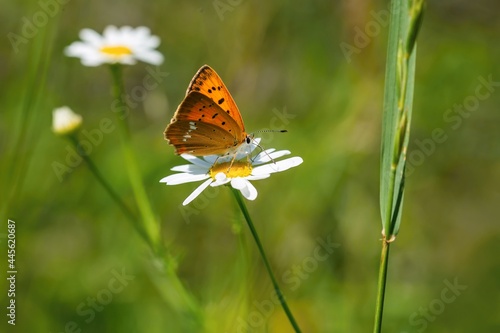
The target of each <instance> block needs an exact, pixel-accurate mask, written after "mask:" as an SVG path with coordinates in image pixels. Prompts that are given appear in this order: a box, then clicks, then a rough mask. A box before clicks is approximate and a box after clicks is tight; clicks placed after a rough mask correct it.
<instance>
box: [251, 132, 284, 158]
mask: <svg viewBox="0 0 500 333" xmlns="http://www.w3.org/2000/svg"><path fill="white" fill-rule="evenodd" d="M286 132H288V131H287V130H286V129H282V130H270V129H269V130H260V131H256V132H255V133H286ZM253 136H254V134H253V133H252V141H253V143H254V144H255V145H256V146H257V147H259V148H260V151H261V152H264V153H265V154H266V155H267V157H269V159H270V160H271V161H272V162H273V163H274V164H276V161H275V160H274V158H272V157H271V155H269V154H268V153H267V151H266V150H265V149H264V147H262V146H261V145H260V144H259V143H258V142H257V141H255V140H254V139H253ZM252 161H253V160H252Z"/></svg>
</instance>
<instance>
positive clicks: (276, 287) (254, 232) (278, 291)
mask: <svg viewBox="0 0 500 333" xmlns="http://www.w3.org/2000/svg"><path fill="white" fill-rule="evenodd" d="M231 190H232V192H233V194H234V197H235V198H236V201H237V202H238V205H239V206H240V209H241V212H242V213H243V216H244V217H245V220H246V221H247V224H248V227H249V228H250V231H251V232H252V236H253V238H254V240H255V243H256V244H257V247H258V248H259V252H260V256H261V257H262V260H263V261H264V265H265V266H266V270H267V273H268V274H269V277H270V278H271V281H272V283H273V286H274V291H275V292H276V295H278V298H279V300H280V303H281V306H282V307H283V310H284V311H285V313H286V316H287V317H288V320H289V321H290V324H292V326H293V329H294V330H295V332H297V333H299V332H300V328H299V325H297V322H296V321H295V318H294V317H293V314H292V312H291V311H290V308H289V307H288V304H287V303H286V300H285V297H284V296H283V293H282V292H281V289H280V287H279V285H278V282H277V281H276V278H275V277H274V273H273V271H272V269H271V265H269V261H268V260H267V257H266V253H265V251H264V248H263V247H262V244H261V242H260V239H259V235H258V234H257V230H255V227H254V225H253V222H252V218H251V217H250V214H249V213H248V209H247V206H246V204H245V201H244V200H243V198H242V196H241V193H240V191H239V190H237V189H234V188H232V187H231Z"/></svg>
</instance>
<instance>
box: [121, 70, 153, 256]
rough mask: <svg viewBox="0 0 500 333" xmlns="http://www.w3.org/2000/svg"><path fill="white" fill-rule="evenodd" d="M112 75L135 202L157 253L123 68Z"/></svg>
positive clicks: (126, 164) (124, 152)
mask: <svg viewBox="0 0 500 333" xmlns="http://www.w3.org/2000/svg"><path fill="white" fill-rule="evenodd" d="M111 73H112V75H113V83H114V84H113V92H114V97H115V103H116V104H115V106H116V110H117V111H118V112H117V118H118V123H119V126H118V127H119V128H120V132H121V138H122V148H123V154H124V157H125V166H126V168H127V172H128V176H129V179H130V183H131V185H132V190H133V191H134V196H135V200H136V202H137V206H138V208H139V212H140V214H141V218H142V221H143V223H144V229H145V233H146V234H147V236H148V238H149V242H150V243H152V244H153V248H154V249H155V251H158V246H159V244H160V231H159V224H158V223H157V221H156V218H155V216H154V214H153V210H152V209H151V204H150V202H149V199H148V197H147V195H146V190H145V189H144V185H143V183H142V179H141V176H140V173H139V168H138V166H137V162H136V158H135V155H134V152H133V150H132V145H131V140H130V131H129V128H128V123H127V119H126V118H127V115H128V112H129V110H128V107H127V105H126V103H125V101H124V99H123V96H124V94H125V88H124V85H123V77H122V67H121V66H120V65H112V66H111Z"/></svg>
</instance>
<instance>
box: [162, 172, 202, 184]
mask: <svg viewBox="0 0 500 333" xmlns="http://www.w3.org/2000/svg"><path fill="white" fill-rule="evenodd" d="M207 178H210V176H209V175H207V174H204V175H191V174H189V173H176V174H173V175H170V176H167V177H164V178H162V179H161V180H160V183H165V184H167V185H179V184H184V183H192V182H198V181H200V180H204V179H207Z"/></svg>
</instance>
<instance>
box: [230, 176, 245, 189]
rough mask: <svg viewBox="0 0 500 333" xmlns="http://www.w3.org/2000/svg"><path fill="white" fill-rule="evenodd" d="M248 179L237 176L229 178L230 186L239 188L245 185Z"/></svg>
mask: <svg viewBox="0 0 500 333" xmlns="http://www.w3.org/2000/svg"><path fill="white" fill-rule="evenodd" d="M247 183H248V181H246V180H245V179H243V178H240V177H237V178H233V179H231V186H232V187H233V188H235V189H237V190H241V189H243V188H245V187H246V186H247Z"/></svg>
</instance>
